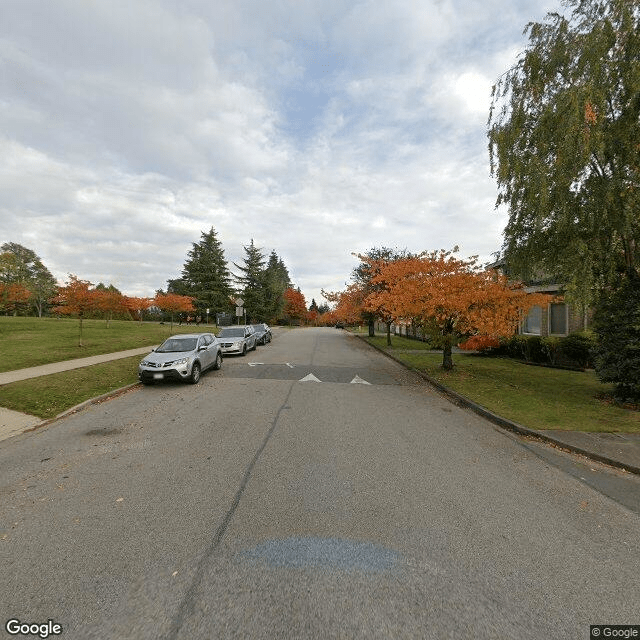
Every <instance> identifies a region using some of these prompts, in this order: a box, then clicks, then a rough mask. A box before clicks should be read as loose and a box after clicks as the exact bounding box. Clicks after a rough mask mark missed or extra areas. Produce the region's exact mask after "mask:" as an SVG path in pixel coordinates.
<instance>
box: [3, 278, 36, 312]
mask: <svg viewBox="0 0 640 640" xmlns="http://www.w3.org/2000/svg"><path fill="white" fill-rule="evenodd" d="M31 296H32V294H31V291H30V290H29V289H27V287H25V286H24V285H22V284H20V283H18V282H15V283H12V284H6V283H3V282H0V310H1V311H6V312H16V313H17V312H18V310H19V309H20V307H22V306H24V305H26V304H27V303H28V302H29V300H30V299H31Z"/></svg>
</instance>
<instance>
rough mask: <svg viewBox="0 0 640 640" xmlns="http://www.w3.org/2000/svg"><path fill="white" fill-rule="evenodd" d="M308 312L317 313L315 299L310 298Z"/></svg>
mask: <svg viewBox="0 0 640 640" xmlns="http://www.w3.org/2000/svg"><path fill="white" fill-rule="evenodd" d="M309 311H318V305H317V303H316V299H315V298H311V304H310V305H309Z"/></svg>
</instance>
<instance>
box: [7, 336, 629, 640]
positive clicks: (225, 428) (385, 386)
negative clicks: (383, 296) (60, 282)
mask: <svg viewBox="0 0 640 640" xmlns="http://www.w3.org/2000/svg"><path fill="white" fill-rule="evenodd" d="M597 472H598V473H601V474H604V475H606V474H608V473H611V474H613V475H615V474H614V472H608V471H597ZM614 480H615V478H614ZM629 482H636V480H635V479H630V480H629ZM627 486H633V487H635V488H638V489H640V485H638V483H637V482H636V484H635V485H627ZM639 540H640V516H639V515H638V513H637V511H635V510H634V509H633V508H629V507H628V506H624V505H623V504H620V502H619V501H616V500H615V499H612V498H611V497H609V496H608V495H604V494H603V493H602V492H600V491H597V490H594V489H593V488H592V487H590V486H588V485H587V484H585V482H583V481H581V480H580V479H579V478H577V477H574V476H573V475H571V473H567V472H565V470H563V469H562V468H559V467H558V466H557V465H556V464H555V463H554V461H553V455H552V454H549V455H548V456H547V457H546V458H545V457H541V456H540V455H539V452H538V451H536V449H535V447H533V446H532V445H530V443H526V442H524V441H521V440H519V439H518V438H516V437H514V436H512V435H509V434H505V433H504V432H502V431H500V430H499V429H497V428H495V427H494V426H493V425H492V424H490V423H488V422H486V421H485V420H483V419H482V418H480V417H478V416H476V415H475V414H472V413H470V412H468V411H465V410H463V409H461V408H458V407H456V406H454V405H452V404H450V403H449V402H448V401H447V400H446V399H444V398H442V397H440V396H439V395H438V394H437V393H436V392H434V391H433V390H431V389H430V388H429V387H428V386H427V385H425V383H424V382H423V381H421V380H420V379H418V378H417V377H415V376H414V375H413V374H411V373H410V372H407V371H406V370H404V369H403V368H402V367H400V366H399V365H397V364H396V363H394V362H392V361H390V360H389V359H387V358H385V357H384V356H383V355H381V354H379V353H378V352H376V351H374V350H373V349H371V348H369V347H368V346H367V345H366V344H364V343H362V342H361V341H359V340H357V339H356V338H354V337H353V336H349V335H348V334H347V333H345V332H343V331H337V330H335V329H327V328H319V329H294V330H288V331H280V332H278V333H277V334H276V337H275V338H274V341H273V342H272V343H271V344H270V345H267V346H264V347H258V350H257V351H256V352H252V353H250V354H248V355H247V356H246V357H244V358H242V357H235V358H232V357H228V358H226V359H225V361H224V364H223V368H222V370H221V371H219V372H215V371H210V372H208V373H206V374H205V375H204V376H203V378H202V379H201V381H200V383H199V384H198V385H196V386H189V385H183V384H179V383H163V384H160V385H155V386H152V387H149V388H140V389H136V390H134V391H131V392H129V393H126V394H124V395H122V396H120V397H118V398H116V399H113V400H110V401H107V402H104V403H102V404H99V405H95V406H92V407H90V408H89V409H87V410H84V411H82V412H80V413H78V414H76V415H73V416H71V417H68V418H66V419H63V420H60V421H58V422H57V423H54V424H52V425H51V426H49V427H48V428H46V429H43V430H41V431H37V432H34V433H30V434H24V435H21V436H17V437H15V438H11V439H9V440H6V441H4V442H1V443H0V554H1V556H0V558H1V561H2V562H1V565H2V581H1V582H0V602H1V603H2V607H1V609H2V612H3V614H4V618H3V620H2V624H3V633H4V634H5V637H16V636H10V635H9V633H8V632H7V631H6V630H5V629H4V625H5V621H7V620H10V619H15V620H19V621H20V623H24V624H28V623H33V624H41V623H47V621H49V620H51V621H52V623H50V624H54V623H55V624H59V625H60V626H61V628H62V634H61V635H60V636H55V637H61V638H65V639H66V638H72V639H75V638H78V639H85V638H89V639H91V638H96V639H97V638H101V639H105V638H106V639H109V638H114V639H119V638H127V639H129V638H130V639H132V640H133V639H135V640H144V639H147V638H148V639H153V640H158V639H167V640H169V639H176V638H184V639H200V638H202V639H211V638H216V639H219V638H296V639H297V638H367V639H371V638H394V639H397V638H474V639H475V638H500V639H502V638H518V639H520V640H522V639H528V638H531V639H536V640H538V639H540V638H576V639H584V638H589V625H590V624H604V623H609V624H638V623H640V613H639V610H640V607H639V603H640V553H639V544H638V541H639ZM0 637H2V636H0ZM17 637H20V636H17ZM32 637H35V636H32ZM50 637H54V636H50Z"/></svg>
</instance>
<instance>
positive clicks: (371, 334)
mask: <svg viewBox="0 0 640 640" xmlns="http://www.w3.org/2000/svg"><path fill="white" fill-rule="evenodd" d="M375 335H376V331H375V325H374V322H373V318H371V319H370V320H369V337H370V338H373V337H374V336H375Z"/></svg>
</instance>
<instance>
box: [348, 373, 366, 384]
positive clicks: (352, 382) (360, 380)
mask: <svg viewBox="0 0 640 640" xmlns="http://www.w3.org/2000/svg"><path fill="white" fill-rule="evenodd" d="M350 384H368V385H369V386H371V383H370V382H367V381H366V380H363V379H362V378H361V377H360V376H359V375H356V377H355V378H354V379H353V380H352V381H351V383H350Z"/></svg>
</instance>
